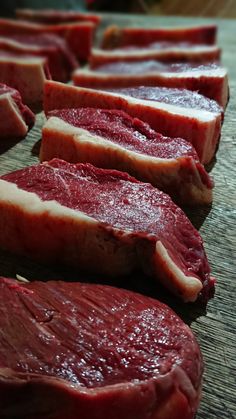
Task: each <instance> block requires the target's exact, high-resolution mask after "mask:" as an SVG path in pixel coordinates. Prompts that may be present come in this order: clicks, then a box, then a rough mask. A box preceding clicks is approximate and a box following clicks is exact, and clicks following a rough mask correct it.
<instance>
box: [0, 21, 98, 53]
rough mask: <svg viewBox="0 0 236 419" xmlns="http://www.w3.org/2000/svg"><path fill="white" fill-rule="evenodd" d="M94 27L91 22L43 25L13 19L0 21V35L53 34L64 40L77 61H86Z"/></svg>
mask: <svg viewBox="0 0 236 419" xmlns="http://www.w3.org/2000/svg"><path fill="white" fill-rule="evenodd" d="M94 30H95V25H94V24H93V23H91V22H82V23H80V22H79V23H77V22H75V23H73V22H72V23H62V24H58V25H44V24H38V23H32V22H25V21H20V20H13V19H0V35H4V36H6V35H7V36H9V35H25V34H28V35H42V34H54V35H58V36H60V37H62V38H64V39H65V40H66V42H67V44H68V47H69V48H70V49H71V51H73V52H74V54H75V55H76V57H77V58H78V59H79V60H87V59H88V57H89V55H90V51H91V46H92V40H93V33H94Z"/></svg>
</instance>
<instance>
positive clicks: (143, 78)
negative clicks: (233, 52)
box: [73, 60, 229, 108]
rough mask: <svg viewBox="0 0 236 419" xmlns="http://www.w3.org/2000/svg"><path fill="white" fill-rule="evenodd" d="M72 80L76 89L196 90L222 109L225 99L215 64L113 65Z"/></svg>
mask: <svg viewBox="0 0 236 419" xmlns="http://www.w3.org/2000/svg"><path fill="white" fill-rule="evenodd" d="M73 81H74V83H75V84H77V85H79V86H84V87H95V88H104V87H105V88H106V87H107V88H110V87H130V86H142V85H143V86H160V87H161V86H162V87H163V86H164V87H172V88H173V87H178V88H184V89H189V90H196V91H198V92H199V93H200V94H202V95H204V96H207V97H209V98H210V99H214V100H216V101H217V102H218V103H219V105H221V106H223V107H224V108H225V107H226V105H227V102H228V96H229V87H228V76H227V71H226V69H225V68H223V67H220V66H218V65H216V64H205V65H193V64H191V65H190V64H185V63H176V64H164V63H160V62H158V61H151V60H150V61H140V62H116V63H110V64H104V65H101V66H99V67H96V71H95V70H94V71H93V70H87V69H83V70H80V69H79V70H75V72H74V75H73Z"/></svg>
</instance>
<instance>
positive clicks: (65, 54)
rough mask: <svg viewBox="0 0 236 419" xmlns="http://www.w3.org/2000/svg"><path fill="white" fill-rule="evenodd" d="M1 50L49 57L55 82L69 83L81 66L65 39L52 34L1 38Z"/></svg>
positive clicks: (50, 68) (48, 60)
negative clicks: (76, 69) (74, 72)
mask: <svg viewBox="0 0 236 419" xmlns="http://www.w3.org/2000/svg"><path fill="white" fill-rule="evenodd" d="M0 49H1V50H2V51H10V52H12V53H17V54H18V55H19V54H23V55H31V56H32V55H33V56H34V55H35V56H43V57H47V62H48V66H49V70H50V73H51V76H52V79H53V80H58V81H68V80H69V79H70V77H71V73H72V71H73V70H75V68H77V67H78V66H79V64H78V62H77V60H76V58H75V56H74V54H73V53H72V52H71V51H70V50H69V49H68V46H67V44H66V42H65V41H64V39H63V38H60V37H59V36H56V35H51V34H41V35H11V36H8V37H4V36H1V37H0Z"/></svg>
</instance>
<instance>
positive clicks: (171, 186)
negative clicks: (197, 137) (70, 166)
mask: <svg viewBox="0 0 236 419" xmlns="http://www.w3.org/2000/svg"><path fill="white" fill-rule="evenodd" d="M48 116H49V119H48V121H47V122H46V124H45V125H44V127H43V130H42V143H41V149H40V159H41V161H48V160H51V159H52V158H54V157H57V158H61V159H63V160H66V161H69V162H71V163H77V162H82V163H83V162H87V163H92V164H93V165H95V166H97V167H102V168H107V169H117V170H122V171H125V172H128V173H129V174H130V175H132V176H135V177H136V178H137V179H139V180H142V181H144V182H150V183H151V184H153V185H154V186H156V187H158V188H159V189H161V190H162V191H164V192H166V193H168V194H169V195H170V196H171V197H172V198H173V199H174V200H175V201H177V202H178V203H181V204H186V205H196V204H207V203H208V204H209V203H210V202H211V201H212V187H213V181H212V179H211V178H210V177H209V175H208V174H207V172H206V171H205V169H204V167H203V166H202V165H201V164H200V163H199V161H198V157H197V154H196V152H195V150H194V149H193V147H192V146H191V144H189V143H187V142H186V141H185V140H183V139H181V138H167V137H163V136H162V135H161V134H158V133H157V132H155V131H154V130H152V129H151V128H150V127H149V125H148V124H145V123H143V122H142V121H140V120H139V119H137V118H131V117H130V116H129V115H128V114H126V113H124V112H123V111H117V110H104V109H95V108H80V109H64V110H57V111H56V110H55V111H51V112H49V115H48Z"/></svg>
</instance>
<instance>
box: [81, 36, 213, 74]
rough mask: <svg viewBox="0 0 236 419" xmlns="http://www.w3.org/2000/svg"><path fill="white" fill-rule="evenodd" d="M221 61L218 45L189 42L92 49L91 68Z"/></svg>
mask: <svg viewBox="0 0 236 419" xmlns="http://www.w3.org/2000/svg"><path fill="white" fill-rule="evenodd" d="M219 59H220V49H219V48H218V47H217V46H216V45H193V44H190V43H189V42H179V43H174V42H154V43H152V44H150V45H148V46H144V47H140V46H137V47H134V46H133V47H123V48H119V49H114V50H104V49H99V48H94V49H92V52H91V55H90V59H89V62H90V66H91V68H93V69H94V68H96V67H97V66H100V65H103V64H107V63H112V62H117V61H129V62H130V61H142V60H158V61H161V62H172V63H174V62H190V63H191V62H193V63H194V62H195V63H206V62H214V61H218V60H219Z"/></svg>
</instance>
